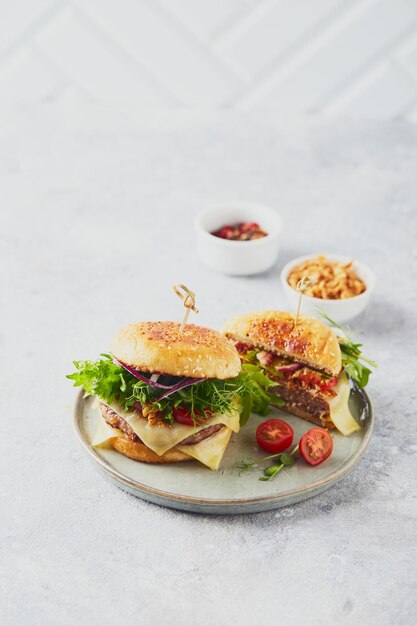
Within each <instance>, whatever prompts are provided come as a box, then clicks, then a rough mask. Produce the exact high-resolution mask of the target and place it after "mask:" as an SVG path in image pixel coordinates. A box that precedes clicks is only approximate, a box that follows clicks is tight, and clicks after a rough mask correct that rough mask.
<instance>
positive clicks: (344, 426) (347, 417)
mask: <svg viewBox="0 0 417 626" xmlns="http://www.w3.org/2000/svg"><path fill="white" fill-rule="evenodd" d="M334 390H335V391H336V393H337V396H335V397H334V398H332V399H331V400H329V407H330V418H331V420H332V422H333V424H334V425H335V426H336V428H337V430H339V431H340V432H341V433H342V435H351V434H352V433H354V432H356V431H358V430H360V429H361V427H360V426H359V424H358V423H357V422H356V420H354V419H353V417H352V414H351V412H350V410H349V407H348V400H349V394H350V387H349V383H348V380H347V378H346V374H345V373H344V372H342V373H341V374H340V377H339V382H338V383H337V385H336V387H335V388H334Z"/></svg>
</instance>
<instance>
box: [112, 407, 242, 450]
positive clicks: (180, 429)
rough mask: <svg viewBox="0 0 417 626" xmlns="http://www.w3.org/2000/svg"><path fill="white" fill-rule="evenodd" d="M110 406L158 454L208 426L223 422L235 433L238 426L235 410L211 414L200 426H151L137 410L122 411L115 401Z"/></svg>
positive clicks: (175, 424)
mask: <svg viewBox="0 0 417 626" xmlns="http://www.w3.org/2000/svg"><path fill="white" fill-rule="evenodd" d="M110 408H111V409H113V411H115V412H116V413H118V414H119V415H120V416H122V417H123V418H124V419H125V420H126V421H127V422H128V424H129V426H130V427H131V428H132V430H133V431H134V432H135V433H136V435H137V436H138V437H139V439H140V440H141V441H142V442H143V443H144V444H145V445H146V446H148V448H150V449H151V450H153V451H154V452H156V454H159V455H160V456H161V455H162V454H164V452H166V451H167V450H170V449H171V448H174V447H175V446H176V445H177V444H178V443H180V441H183V440H184V439H186V438H187V437H190V436H191V435H194V434H195V433H198V432H199V431H200V430H203V428H207V427H208V426H213V425H214V424H224V426H227V427H228V428H230V429H231V430H232V431H233V432H235V433H237V432H238V430H239V428H240V421H239V413H237V411H233V412H231V413H224V414H223V415H212V417H211V418H210V419H209V420H208V421H207V422H206V423H205V424H203V425H202V426H196V427H195V426H186V425H185V424H178V423H174V425H173V426H169V425H167V426H166V427H161V426H151V425H150V424H149V422H148V420H147V419H146V418H144V417H141V416H140V414H139V413H138V412H137V411H127V412H125V411H123V409H122V408H121V407H120V406H119V405H118V404H117V403H113V404H111V405H110ZM187 447H188V446H187Z"/></svg>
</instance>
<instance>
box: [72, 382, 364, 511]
mask: <svg viewBox="0 0 417 626" xmlns="http://www.w3.org/2000/svg"><path fill="white" fill-rule="evenodd" d="M359 391H360V393H361V394H363V395H364V396H365V399H366V402H367V406H368V410H369V416H368V419H369V425H368V429H367V432H366V433H365V435H364V438H363V440H362V442H361V444H360V446H359V449H358V450H357V451H356V453H355V454H354V455H353V456H352V458H351V459H350V460H349V462H348V463H347V465H344V466H343V467H342V468H341V469H339V470H338V471H336V472H335V473H334V474H331V475H330V476H329V477H328V478H325V479H320V480H316V481H314V482H312V483H307V484H304V485H303V486H302V487H300V488H297V489H289V490H287V491H284V492H281V493H279V494H278V495H269V496H262V497H259V498H234V499H229V500H226V499H221V500H218V499H214V498H195V497H191V496H182V495H181V494H176V493H171V492H169V491H162V490H160V489H156V488H154V487H150V486H148V485H145V484H143V483H139V482H137V481H135V480H132V479H130V478H128V477H127V476H125V475H124V474H122V473H121V472H119V471H118V470H117V469H115V468H113V467H111V466H110V465H109V464H108V463H107V462H106V461H105V460H104V459H102V458H101V457H100V456H99V455H98V454H97V453H96V452H95V451H94V450H93V449H92V448H91V446H90V445H89V444H88V443H87V441H86V440H85V438H84V435H83V432H82V430H81V427H80V416H81V411H80V408H81V407H82V405H83V404H84V402H85V400H86V399H87V396H85V392H84V390H83V389H80V391H79V393H78V394H77V397H76V401H75V405H74V411H73V426H74V429H75V432H76V434H77V438H78V440H79V441H80V443H81V445H82V447H83V448H84V450H85V451H86V452H87V454H88V456H89V457H90V458H91V459H92V460H94V461H95V463H97V464H98V466H99V467H100V469H101V470H102V471H104V472H105V473H106V474H109V475H110V476H111V477H112V478H113V479H114V480H115V481H116V482H119V483H122V484H123V485H125V486H126V487H130V488H131V489H135V490H137V491H138V492H139V493H138V497H140V495H139V494H140V493H141V492H145V493H146V494H150V495H152V496H157V497H160V498H163V499H166V500H168V501H176V502H186V503H189V504H196V505H200V506H206V507H210V506H216V505H217V506H222V505H223V506H239V505H240V506H242V507H243V506H247V505H251V504H262V503H264V504H266V503H273V502H277V503H278V502H279V501H281V500H283V499H285V498H290V497H294V496H295V497H296V496H297V495H300V494H304V493H308V492H311V491H314V490H316V489H320V490H324V489H325V488H326V485H329V487H330V486H332V485H334V484H335V483H336V482H338V481H339V480H340V479H341V478H343V476H345V475H346V474H348V473H349V472H350V471H352V470H353V468H354V467H355V466H356V465H357V463H358V462H359V460H360V459H361V458H362V456H363V454H364V453H365V451H366V449H367V447H368V445H369V441H370V439H371V437H372V433H373V430H374V411H373V406H372V402H371V400H370V398H369V396H368V394H367V393H366V391H364V390H363V389H359ZM88 397H90V396H88ZM329 483H330V484H329ZM130 493H132V492H130Z"/></svg>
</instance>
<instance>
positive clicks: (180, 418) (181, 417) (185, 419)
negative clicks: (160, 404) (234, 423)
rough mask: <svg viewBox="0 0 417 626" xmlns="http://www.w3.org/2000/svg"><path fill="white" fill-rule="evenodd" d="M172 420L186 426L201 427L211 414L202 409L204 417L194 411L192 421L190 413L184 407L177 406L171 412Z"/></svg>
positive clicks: (207, 410)
mask: <svg viewBox="0 0 417 626" xmlns="http://www.w3.org/2000/svg"><path fill="white" fill-rule="evenodd" d="M172 414H173V415H174V420H175V421H176V422H178V423H179V424H185V425H186V426H194V425H196V426H201V425H202V424H205V423H206V422H208V420H209V419H210V416H211V413H210V411H209V409H204V415H202V414H201V413H200V412H199V411H194V419H193V416H192V415H191V411H190V410H189V409H187V407H185V406H177V407H175V408H174V409H173V410H172Z"/></svg>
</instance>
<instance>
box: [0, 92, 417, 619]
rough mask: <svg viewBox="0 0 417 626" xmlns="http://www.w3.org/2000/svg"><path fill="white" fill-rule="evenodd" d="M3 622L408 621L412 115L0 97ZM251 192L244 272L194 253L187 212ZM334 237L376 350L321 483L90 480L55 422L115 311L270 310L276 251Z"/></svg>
mask: <svg viewBox="0 0 417 626" xmlns="http://www.w3.org/2000/svg"><path fill="white" fill-rule="evenodd" d="M0 189H1V220H2V227H1V245H0V255H1V265H0V267H1V276H2V289H1V292H2V295H3V300H2V307H1V315H2V324H1V336H0V340H1V347H2V359H1V361H2V371H3V374H2V377H1V382H2V394H1V399H2V406H3V408H2V420H1V431H2V436H1V438H0V446H1V454H0V464H1V467H2V471H1V477H2V478H1V481H0V495H1V503H0V508H1V533H0V544H1V559H0V571H1V577H2V583H1V586H0V597H1V602H0V622H1V624H4V625H6V624H7V625H13V626H14V625H17V624H25V625H26V624H31V625H32V624H36V625H38V624H39V625H40V626H41V625H42V626H45V625H49V624H51V625H56V624H63V625H73V624H89V625H96V624H97V625H99V624H100V625H104V624H121V623H129V622H131V621H133V622H135V623H140V624H143V625H148V624H149V625H150V624H189V623H195V624H203V625H209V624H239V625H240V626H243V625H246V624H247V625H252V624H254V623H265V624H272V623H277V624H283V623H285V624H287V625H291V626H292V625H298V624H306V625H307V626H309V625H315V624H317V625H322V624H334V623H338V624H355V625H356V624H359V623H360V624H365V625H367V624H381V625H385V624H387V625H390V626H392V625H397V624H398V625H400V624H401V625H409V624H410V625H411V624H413V623H415V620H416V617H415V614H416V610H417V602H416V582H417V566H416V513H417V502H416V486H417V479H416V456H417V439H416V434H417V433H416V409H415V406H416V400H417V392H416V387H415V364H416V360H415V351H416V340H417V332H416V324H415V319H416V305H417V299H416V295H415V288H416V283H415V276H416V273H417V256H416V250H417V245H416V244H417V129H416V128H413V127H410V126H407V125H404V124H401V123H392V124H377V123H371V122H367V123H365V122H362V123H354V122H349V121H347V120H343V121H329V120H327V121H320V120H309V121H303V122H296V121H293V122H291V123H284V122H281V123H276V124H274V123H273V121H272V118H267V117H264V118H263V119H262V120H260V119H259V120H256V118H243V117H242V118H238V117H233V116H232V115H228V114H224V115H212V116H210V115H209V114H200V115H193V116H187V115H185V114H178V115H177V116H173V115H167V116H163V117H159V118H156V117H153V118H148V119H147V120H146V121H141V119H140V116H139V115H136V114H134V112H132V111H125V112H124V113H123V114H122V113H118V114H115V113H112V112H111V111H109V110H100V109H95V108H94V107H91V108H89V109H85V108H83V109H81V108H77V107H75V106H71V105H69V104H68V105H67V106H66V107H63V106H61V107H55V106H52V105H47V104H46V105H44V106H42V107H40V108H39V109H35V110H32V111H30V110H26V109H25V108H23V107H22V108H15V109H14V110H12V109H2V111H1V119H0ZM235 199H244V200H254V201H261V202H265V203H267V204H270V205H272V206H273V207H276V209H277V210H278V211H279V212H280V213H281V215H282V218H283V220H284V224H285V230H284V233H283V238H282V252H281V255H280V258H279V262H278V264H277V266H276V267H275V268H274V269H272V270H271V271H270V272H268V273H267V274H264V275H262V276H259V277H256V278H251V279H245V278H231V277H225V276H219V275H217V274H214V273H212V272H210V271H209V270H207V269H205V268H204V267H201V266H200V264H199V263H198V261H197V260H196V259H195V249H194V242H193V227H192V219H193V216H194V215H195V214H196V213H197V212H198V211H199V210H200V209H201V208H202V207H204V205H206V204H207V203H211V202H217V201H222V200H235ZM314 251H329V252H338V251H340V252H346V253H347V254H351V255H353V256H356V257H358V258H360V259H363V260H364V261H366V262H368V263H369V264H370V265H371V266H372V267H373V268H374V270H375V272H376V274H377V277H378V287H377V290H376V292H375V295H374V298H373V302H372V306H371V307H370V308H369V310H368V311H367V312H366V314H364V315H363V316H362V317H361V318H359V319H358V320H357V323H356V324H355V329H356V331H357V333H358V334H359V336H360V337H361V338H362V339H363V343H364V344H365V347H366V352H367V353H368V354H369V355H371V356H373V357H374V358H375V359H376V360H377V361H378V363H379V369H378V372H377V374H376V375H375V376H373V377H372V382H371V383H370V386H369V393H370V395H371V397H372V399H373V401H374V404H375V412H376V419H377V424H376V432H375V435H374V437H373V439H372V441H371V445H370V447H369V449H368V452H367V454H366V456H365V458H364V459H363V460H362V462H361V463H360V465H359V466H358V467H357V468H356V469H355V470H354V471H353V472H352V473H351V474H350V475H349V476H348V477H347V478H345V479H344V480H343V481H342V482H341V483H340V484H339V485H337V486H336V487H335V488H333V489H330V490H329V491H327V492H325V493H324V494H322V495H321V496H319V497H316V498H314V499H311V500H308V501H306V502H304V503H302V504H299V505H297V506H293V507H290V508H286V509H282V510H280V511H277V512H271V513H267V514H266V513H265V514H259V515H251V516H247V517H243V516H242V517H237V516H236V517H222V518H220V517H205V516H193V515H188V514H184V513H179V512H175V511H171V510H167V509H163V508H159V507H157V506H153V505H150V504H147V503H144V502H142V501H141V500H138V499H135V498H134V497H131V496H129V495H127V494H126V493H124V492H122V491H120V490H118V489H117V488H116V487H114V486H112V485H110V484H109V483H107V482H105V481H104V480H103V479H102V477H101V476H100V475H99V474H98V473H96V471H95V470H94V468H93V467H92V465H91V464H90V462H89V460H88V459H87V458H86V457H85V456H84V453H83V451H82V450H81V448H80V447H79V445H78V442H77V441H76V439H75V437H74V434H73V432H72V426H71V405H72V402H73V399H74V390H73V389H72V388H71V386H70V383H69V381H67V380H66V379H65V378H64V375H65V373H67V372H68V371H70V370H71V360H72V359H73V358H83V357H86V358H89V357H95V356H96V355H97V354H98V353H99V352H101V351H103V350H106V349H108V342H109V338H110V337H111V336H112V334H113V332H114V331H115V330H116V329H118V328H119V327H120V326H121V325H123V324H124V323H126V322H127V321H132V320H139V319H147V318H149V319H154V318H169V317H175V318H176V317H178V302H177V301H176V298H175V296H173V295H172V292H171V285H172V284H173V283H174V282H178V281H183V282H185V283H186V284H188V285H190V286H192V287H194V288H195V289H196V291H197V292H198V304H199V307H200V309H201V313H200V315H199V318H198V321H199V322H200V323H202V324H207V325H212V326H214V327H216V326H218V325H219V324H220V323H221V322H222V320H223V319H224V318H225V317H227V316H229V315H231V314H234V313H238V312H241V311H245V310H250V309H254V308H255V309H256V308H263V307H269V308H271V307H277V308H279V307H285V302H284V300H283V294H282V292H281V288H280V285H279V269H280V267H282V265H283V263H284V261H286V260H288V259H290V258H291V257H294V256H296V255H299V254H303V253H309V252H314Z"/></svg>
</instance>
